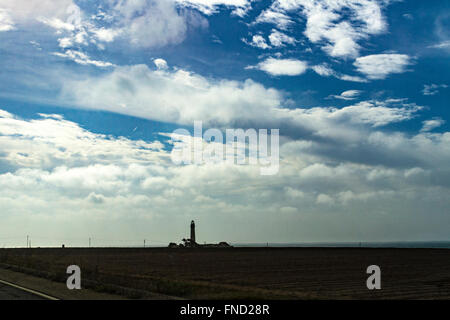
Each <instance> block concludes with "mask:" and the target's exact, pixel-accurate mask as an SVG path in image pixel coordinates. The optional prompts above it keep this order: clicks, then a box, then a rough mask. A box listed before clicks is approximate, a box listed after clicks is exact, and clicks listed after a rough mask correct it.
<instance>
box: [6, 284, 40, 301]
mask: <svg viewBox="0 0 450 320" xmlns="http://www.w3.org/2000/svg"><path fill="white" fill-rule="evenodd" d="M0 300H45V299H44V298H42V297H40V296H38V295H34V294H32V293H30V292H26V291H22V290H20V289H17V288H14V287H11V286H8V285H6V284H3V283H0Z"/></svg>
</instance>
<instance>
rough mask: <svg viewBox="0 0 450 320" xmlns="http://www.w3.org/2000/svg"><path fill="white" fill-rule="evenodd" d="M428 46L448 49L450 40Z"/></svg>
mask: <svg viewBox="0 0 450 320" xmlns="http://www.w3.org/2000/svg"><path fill="white" fill-rule="evenodd" d="M428 48H434V49H448V48H450V40H446V41H442V42H439V43H437V44H434V45H432V46H429V47H428Z"/></svg>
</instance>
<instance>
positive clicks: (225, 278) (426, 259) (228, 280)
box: [0, 248, 450, 299]
mask: <svg viewBox="0 0 450 320" xmlns="http://www.w3.org/2000/svg"><path fill="white" fill-rule="evenodd" d="M0 263H1V266H2V267H10V268H13V269H16V270H21V271H22V272H27V273H33V274H35V275H39V276H42V277H47V278H50V279H53V280H56V281H63V282H65V280H66V278H67V275H66V274H65V270H66V268H67V266H69V265H72V264H75V265H79V266H80V267H81V270H82V285H83V286H85V287H86V286H89V287H92V288H95V289H97V290H102V291H116V292H120V290H119V289H118V288H123V287H126V288H132V289H135V290H136V291H131V292H132V293H130V292H129V291H127V292H128V293H127V294H128V295H129V296H130V297H132V298H145V292H155V293H161V294H165V295H169V296H175V297H181V298H192V299H249V298H266V299H379V298H381V299H449V298H450V250H447V249H368V248H342V249H341V248H231V249H118V248H114V249H67V248H66V249H0ZM372 264H375V265H378V266H380V268H381V286H382V289H381V290H372V291H370V290H368V289H367V287H366V279H367V277H368V276H369V275H367V274H366V268H367V267H368V266H369V265H372Z"/></svg>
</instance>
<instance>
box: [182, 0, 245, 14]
mask: <svg viewBox="0 0 450 320" xmlns="http://www.w3.org/2000/svg"><path fill="white" fill-rule="evenodd" d="M176 2H177V4H178V5H179V6H184V7H191V8H195V9H197V10H199V11H201V12H202V13H204V14H206V15H212V14H214V13H217V12H218V10H219V8H220V7H222V6H223V7H227V8H233V9H234V10H233V12H232V13H233V14H234V15H237V16H239V17H243V16H245V15H246V14H247V11H248V10H250V9H251V2H252V0H176Z"/></svg>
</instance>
